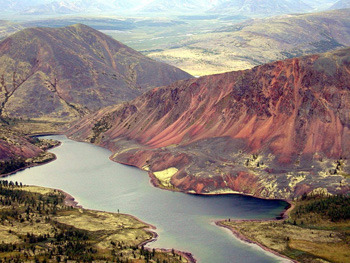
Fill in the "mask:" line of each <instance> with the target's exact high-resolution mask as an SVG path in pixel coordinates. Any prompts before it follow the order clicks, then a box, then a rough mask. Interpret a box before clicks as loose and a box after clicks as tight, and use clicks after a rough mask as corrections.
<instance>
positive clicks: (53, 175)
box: [7, 135, 286, 263]
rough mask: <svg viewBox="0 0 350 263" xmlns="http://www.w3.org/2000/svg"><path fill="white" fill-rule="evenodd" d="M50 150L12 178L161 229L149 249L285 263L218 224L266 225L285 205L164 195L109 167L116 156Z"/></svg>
mask: <svg viewBox="0 0 350 263" xmlns="http://www.w3.org/2000/svg"><path fill="white" fill-rule="evenodd" d="M45 138H50V139H55V140H59V141H61V142H62V145H61V146H59V147H57V148H55V149H52V150H50V151H51V152H53V153H54V154H55V155H56V156H57V160H55V161H53V162H50V163H48V164H45V165H42V166H36V167H32V168H28V169H25V170H23V171H20V172H17V173H16V174H15V175H13V176H11V177H10V178H7V179H9V180H12V181H18V182H22V183H24V184H30V185H39V186H44V187H52V188H57V189H62V190H64V191H65V192H68V193H69V194H71V195H73V196H74V197H75V198H76V200H77V201H78V202H79V204H80V205H82V206H84V207H85V208H89V209H96V210H105V211H110V212H117V211H118V210H119V211H120V212H121V213H127V214H132V215H134V216H136V217H138V218H140V219H141V220H143V221H145V222H147V223H150V224H152V225H154V226H156V228H157V229H156V232H157V233H158V234H159V238H158V239H157V241H155V242H152V243H150V244H148V246H150V247H161V248H175V249H178V250H182V251H188V252H191V253H192V254H193V256H194V257H195V258H196V259H197V260H198V262H200V263H229V262H237V263H239V262H244V263H250V262H251V263H256V262H259V263H265V262H282V261H283V262H285V261H286V260H285V259H282V258H279V257H277V256H275V255H273V254H271V253H268V252H265V251H264V250H262V249H261V248H259V247H258V246H256V245H251V244H247V243H245V242H242V241H240V240H238V239H236V238H234V236H233V235H232V234H231V233H229V232H228V230H226V229H224V228H220V227H217V226H216V225H214V223H213V220H216V219H227V218H231V219H265V218H274V217H276V216H277V215H279V214H280V213H281V212H282V210H283V209H284V207H285V206H286V203H285V202H283V201H275V200H262V199H257V198H253V197H249V196H242V195H218V196H201V195H189V194H183V193H177V192H171V191H166V190H161V189H158V188H155V187H153V186H152V185H151V184H150V180H149V177H148V175H147V173H146V172H144V171H141V170H139V169H137V168H133V167H129V166H125V165H121V164H118V163H115V162H112V161H110V160H109V159H108V158H109V156H110V155H111V152H110V151H108V150H106V149H103V148H101V147H98V146H95V145H92V144H88V143H81V142H75V141H72V140H69V139H67V138H66V137H65V136H62V135H55V136H46V137H45Z"/></svg>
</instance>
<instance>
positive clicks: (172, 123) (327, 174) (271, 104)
mask: <svg viewBox="0 0 350 263" xmlns="http://www.w3.org/2000/svg"><path fill="white" fill-rule="evenodd" d="M349 73H350V49H342V50H338V51H335V52H332V53H325V54H319V55H311V56H306V57H300V58H295V59H288V60H284V61H277V62H273V63H269V64H266V65H262V66H258V67H255V68H253V69H251V70H245V71H237V72H230V73H225V74H220V75H212V76H207V77H202V78H199V79H190V80H185V81H179V82H176V83H174V84H171V85H170V86H167V87H161V88H156V89H153V90H151V91H149V92H147V93H146V94H144V95H142V96H140V97H138V98H136V99H135V100H133V101H131V102H128V103H124V104H121V105H117V106H114V107H110V108H106V109H103V110H101V111H99V112H97V113H96V114H94V115H91V116H89V117H87V118H84V119H83V120H82V121H81V122H79V123H78V124H77V125H76V126H75V127H73V128H72V129H71V130H70V131H69V133H70V135H71V136H72V137H74V138H76V139H80V140H87V141H91V142H94V143H97V144H99V145H102V146H104V147H107V148H109V149H111V150H112V151H114V155H113V156H112V157H111V158H112V159H113V160H115V161H118V162H121V163H126V164H129V165H134V166H137V167H140V168H142V169H145V170H148V171H150V173H151V175H152V176H154V177H155V180H154V181H155V182H157V183H158V184H160V185H162V186H164V187H167V188H177V189H179V190H182V191H186V192H196V193H217V192H234V191H237V192H243V193H246V194H253V195H256V196H260V197H267V198H293V197H296V196H299V195H301V194H303V193H309V192H312V191H324V192H330V193H341V192H346V191H349V189H350V187H349V182H350V180H349V174H350V169H349V164H348V159H349V158H350V74H349Z"/></svg>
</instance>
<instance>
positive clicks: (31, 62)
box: [0, 24, 191, 121]
mask: <svg viewBox="0 0 350 263" xmlns="http://www.w3.org/2000/svg"><path fill="white" fill-rule="evenodd" d="M0 61H1V65H0V72H2V74H4V77H3V79H4V84H3V86H4V85H5V86H7V88H8V90H10V87H11V85H12V90H13V89H15V87H14V85H13V81H12V79H13V78H14V76H13V75H14V74H13V73H15V75H16V76H15V78H16V79H15V81H16V85H18V84H19V83H20V86H19V87H16V90H15V92H14V93H13V95H12V96H11V98H9V100H8V102H7V103H6V105H5V106H4V108H3V109H2V110H3V112H4V113H5V114H6V115H7V116H9V117H10V118H39V119H52V120H63V121H69V120H72V119H75V118H78V117H81V116H83V115H84V114H86V113H87V112H92V111H95V110H98V109H100V108H101V107H103V106H107V105H110V104H114V103H116V102H117V101H125V100H129V99H131V98H135V97H136V96H138V95H140V94H141V93H142V92H143V91H145V90H147V89H150V88H152V87H156V86H160V85H165V84H170V83H171V82H173V81H175V80H178V79H185V78H188V77H191V76H190V75H189V74H187V73H185V72H183V71H181V70H179V69H177V68H175V67H172V66H169V65H166V64H164V63H160V62H156V61H153V60H151V59H150V58H147V57H145V56H144V55H142V54H140V53H138V52H137V51H135V50H133V49H131V48H129V47H127V46H125V45H124V44H122V43H120V42H118V41H116V40H114V39H112V38H111V37H109V36H106V35H104V34H103V33H101V32H99V31H97V30H95V29H92V28H90V27H88V26H85V25H82V24H76V25H73V26H68V27H64V28H30V29H24V30H22V31H20V32H17V33H15V34H13V35H11V36H10V37H8V38H6V39H4V40H3V41H2V42H0ZM0 92H1V91H0ZM3 92H4V89H3ZM35 94H37V95H35ZM0 96H1V97H0V98H1V99H2V100H4V96H6V94H5V93H3V94H1V93H0ZM44 98H45V99H44ZM28 101H31V103H30V104H28Z"/></svg>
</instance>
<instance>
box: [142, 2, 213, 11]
mask: <svg viewBox="0 0 350 263" xmlns="http://www.w3.org/2000/svg"><path fill="white" fill-rule="evenodd" d="M217 2H218V1H210V0H178V1H171V0H153V1H150V2H149V3H146V4H145V5H144V6H141V8H138V11H139V12H141V13H142V12H146V13H182V14H183V13H192V14H198V13H202V12H205V11H206V10H208V9H209V8H210V7H212V6H215V5H216V4H217Z"/></svg>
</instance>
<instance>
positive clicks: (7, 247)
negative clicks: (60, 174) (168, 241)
mask: <svg viewBox="0 0 350 263" xmlns="http://www.w3.org/2000/svg"><path fill="white" fill-rule="evenodd" d="M0 225H1V227H0V240H1V241H2V244H0V260H4V261H5V262H7V261H10V259H11V258H18V259H20V260H36V261H37V260H39V261H40V262H44V260H45V261H46V262H58V261H59V260H61V261H64V260H73V261H70V262H76V261H82V260H86V261H88V262H90V261H92V260H103V262H107V261H108V262H111V261H113V262H188V261H187V259H186V258H184V257H181V256H180V255H178V254H176V253H174V252H164V251H160V250H157V251H147V250H145V249H143V246H141V245H140V244H141V243H143V242H145V241H147V240H150V239H152V238H153V236H154V234H153V233H152V232H150V231H149V230H147V228H149V227H150V226H149V225H147V224H145V223H143V222H141V221H139V220H138V219H136V218H134V217H132V216H129V215H125V214H119V213H118V214H114V213H107V212H101V211H93V210H86V209H81V208H72V207H68V206H65V205H64V195H63V194H62V193H60V192H58V191H56V190H53V189H47V188H41V187H32V186H30V187H29V186H23V187H21V186H16V185H12V186H4V184H3V185H2V186H1V185H0ZM127 260H129V261H127Z"/></svg>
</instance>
